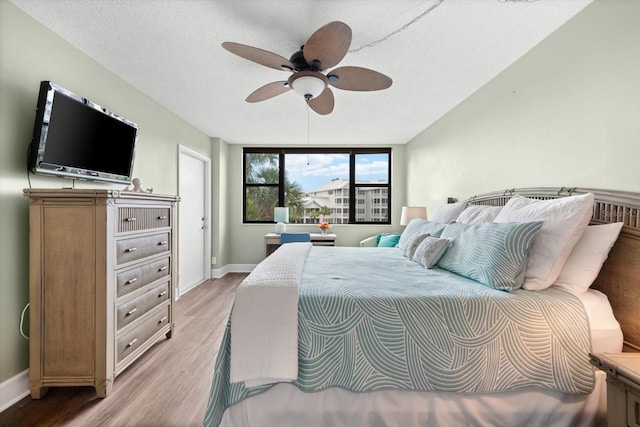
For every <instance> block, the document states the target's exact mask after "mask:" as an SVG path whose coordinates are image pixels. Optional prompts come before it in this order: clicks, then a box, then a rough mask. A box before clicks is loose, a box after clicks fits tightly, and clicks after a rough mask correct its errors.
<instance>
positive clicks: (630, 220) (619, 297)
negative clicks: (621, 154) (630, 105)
mask: <svg viewBox="0 0 640 427" xmlns="http://www.w3.org/2000/svg"><path fill="white" fill-rule="evenodd" d="M585 193H593V194H594V196H595V204H594V207H593V216H592V217H591V224H605V223H609V222H623V223H624V225H623V227H622V231H621V232H620V236H619V237H618V240H617V241H616V244H615V245H614V246H613V249H612V250H611V252H610V253H609V257H608V258H607V261H606V262H605V264H604V266H603V267H602V270H601V271H600V275H599V276H598V278H597V279H596V281H595V283H594V284H593V285H592V288H594V289H598V290H600V291H601V292H603V293H605V294H606V295H607V297H608V298H609V301H610V303H611V306H612V307H613V313H614V314H615V316H616V319H618V322H620V326H621V328H622V333H623V334H624V343H625V349H624V350H625V351H640V193H631V192H624V191H610V190H596V189H590V188H569V187H558V188H550V187H537V188H512V189H509V190H504V191H497V192H493V193H486V194H481V195H478V196H474V197H471V198H469V199H467V200H465V202H467V203H470V204H475V205H490V206H503V205H505V204H506V203H507V202H508V201H509V199H510V198H511V197H512V196H514V195H516V194H519V195H521V196H525V197H529V198H534V199H541V200H548V199H557V198H559V197H567V196H573V195H578V194H585Z"/></svg>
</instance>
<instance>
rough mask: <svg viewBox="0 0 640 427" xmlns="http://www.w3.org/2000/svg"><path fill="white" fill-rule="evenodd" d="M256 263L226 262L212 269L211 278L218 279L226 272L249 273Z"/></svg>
mask: <svg viewBox="0 0 640 427" xmlns="http://www.w3.org/2000/svg"><path fill="white" fill-rule="evenodd" d="M255 267H256V264H227V265H225V266H224V267H222V268H218V269H212V270H211V278H212V279H219V278H221V277H222V276H224V275H225V274H227V273H251V271H252V270H253V269H254V268H255Z"/></svg>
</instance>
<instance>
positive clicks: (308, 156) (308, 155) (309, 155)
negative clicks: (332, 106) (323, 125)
mask: <svg viewBox="0 0 640 427" xmlns="http://www.w3.org/2000/svg"><path fill="white" fill-rule="evenodd" d="M309 110H310V108H309V101H307V147H308V146H309V115H310V114H309ZM310 157H311V154H310V153H309V152H307V166H309V158H310Z"/></svg>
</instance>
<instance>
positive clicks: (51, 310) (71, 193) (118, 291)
mask: <svg viewBox="0 0 640 427" xmlns="http://www.w3.org/2000/svg"><path fill="white" fill-rule="evenodd" d="M24 195H25V196H26V197H29V228H30V232H29V276H30V278H29V302H30V325H29V331H30V339H29V388H30V391H31V396H32V397H33V398H34V399H39V398H40V397H42V395H44V393H46V391H47V388H48V387H50V386H92V387H95V389H96V392H97V394H98V396H100V397H105V396H106V395H107V394H108V393H109V391H110V390H111V388H112V386H113V381H114V379H115V377H116V376H117V375H118V374H120V373H121V372H122V371H123V370H124V369H126V368H127V367H128V366H129V365H130V364H131V363H132V362H133V361H135V360H136V359H137V358H139V357H140V356H142V355H143V354H144V353H145V352H146V351H147V350H148V349H149V348H150V347H151V346H152V345H153V344H154V343H156V342H157V341H158V340H160V339H163V338H164V337H165V336H166V337H167V338H170V337H171V333H172V331H173V327H174V325H173V300H174V284H175V280H176V268H175V266H176V265H177V262H176V261H177V259H176V258H177V253H176V249H177V233H176V224H177V222H176V204H177V202H178V199H177V197H175V196H165V195H158V194H148V193H134V192H125V191H115V190H101V189H97V190H96V189H87V190H85V189H61V190H59V189H26V190H24Z"/></svg>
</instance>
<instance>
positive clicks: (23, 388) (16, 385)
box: [0, 369, 29, 412]
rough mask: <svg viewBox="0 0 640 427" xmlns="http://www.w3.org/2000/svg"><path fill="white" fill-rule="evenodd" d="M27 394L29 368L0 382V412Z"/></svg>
mask: <svg viewBox="0 0 640 427" xmlns="http://www.w3.org/2000/svg"><path fill="white" fill-rule="evenodd" d="M28 395H29V370H28V369H27V370H25V371H22V372H20V373H19V374H18V375H14V376H13V377H11V378H9V379H8V380H6V381H3V382H1V383H0V412H2V411H4V410H5V409H7V408H9V407H10V406H13V405H14V404H15V403H16V402H18V401H19V400H22V399H23V398H25V397H26V396H28Z"/></svg>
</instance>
